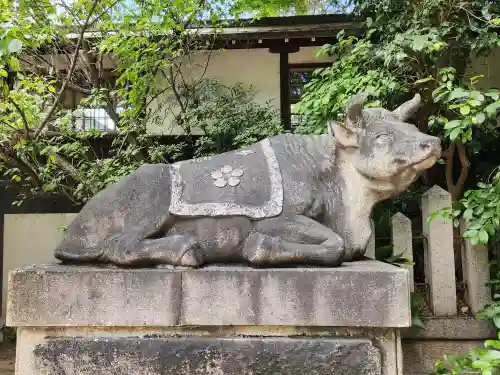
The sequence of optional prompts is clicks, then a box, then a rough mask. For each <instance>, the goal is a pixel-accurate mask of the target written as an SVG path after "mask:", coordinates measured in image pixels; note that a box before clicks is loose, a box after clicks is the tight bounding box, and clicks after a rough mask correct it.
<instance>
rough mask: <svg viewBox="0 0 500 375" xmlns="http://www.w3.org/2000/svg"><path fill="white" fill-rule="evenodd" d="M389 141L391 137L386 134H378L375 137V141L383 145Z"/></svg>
mask: <svg viewBox="0 0 500 375" xmlns="http://www.w3.org/2000/svg"><path fill="white" fill-rule="evenodd" d="M390 140H391V136H390V135H389V134H387V133H380V134H377V135H376V136H375V141H376V142H377V143H385V142H388V141H390Z"/></svg>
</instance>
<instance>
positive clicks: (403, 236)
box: [391, 212, 415, 292]
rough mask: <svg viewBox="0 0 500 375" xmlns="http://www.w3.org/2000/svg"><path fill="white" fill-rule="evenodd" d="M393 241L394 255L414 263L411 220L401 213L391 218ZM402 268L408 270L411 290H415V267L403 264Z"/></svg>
mask: <svg viewBox="0 0 500 375" xmlns="http://www.w3.org/2000/svg"><path fill="white" fill-rule="evenodd" d="M391 235H392V236H391V237H392V238H391V240H392V246H393V252H394V254H398V255H399V254H401V256H402V257H403V258H406V259H409V260H411V261H413V242H412V231H411V220H410V219H409V218H407V217H406V216H405V215H403V214H402V213H401V212H398V213H396V214H395V215H394V216H393V217H392V218H391ZM401 266H402V267H404V268H406V269H408V272H409V275H408V277H409V278H410V290H411V291H412V292H413V291H414V289H415V282H414V276H413V275H414V265H413V264H403V265H401Z"/></svg>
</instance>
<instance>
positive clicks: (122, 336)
mask: <svg viewBox="0 0 500 375" xmlns="http://www.w3.org/2000/svg"><path fill="white" fill-rule="evenodd" d="M17 347H18V349H17V356H16V375H95V374H100V375H296V374H321V375H334V374H335V375H337V374H343V375H402V361H401V354H400V339H399V336H398V334H397V332H396V331H395V330H393V329H384V330H377V329H355V328H344V329H340V328H339V329H318V328H308V329H296V328H293V327H288V328H282V329H277V328H271V327H258V328H257V327H240V328H235V327H232V328H231V327H217V328H215V327H197V328H191V329H188V328H177V329H152V328H141V329H123V328H114V329H110V328H108V329H104V328H98V327H94V328H89V327H87V328H85V329H81V328H54V329H51V328H26V327H24V328H19V329H18V344H17Z"/></svg>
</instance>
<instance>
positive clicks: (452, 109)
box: [429, 67, 500, 152]
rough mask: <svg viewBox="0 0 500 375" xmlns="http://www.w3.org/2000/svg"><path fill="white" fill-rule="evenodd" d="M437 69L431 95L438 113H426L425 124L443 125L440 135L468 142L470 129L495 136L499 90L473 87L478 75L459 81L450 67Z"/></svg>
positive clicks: (438, 126) (478, 78) (499, 103)
mask: <svg viewBox="0 0 500 375" xmlns="http://www.w3.org/2000/svg"><path fill="white" fill-rule="evenodd" d="M439 73H440V75H439V77H438V86H437V88H436V89H435V90H434V91H433V93H432V97H433V99H434V102H435V103H439V104H441V105H442V107H441V111H440V113H439V114H437V115H432V116H431V117H430V119H429V126H430V127H437V128H442V129H444V136H445V137H446V138H448V139H449V140H450V141H456V140H457V139H460V140H461V141H462V142H463V143H467V142H470V141H472V140H473V130H476V131H479V132H480V133H485V134H486V135H489V136H494V137H497V136H498V134H497V127H498V124H497V118H498V116H499V112H500V91H499V90H498V89H493V88H490V89H488V90H481V89H479V88H476V85H477V84H478V83H479V82H480V79H481V78H482V76H478V77H472V78H470V83H468V82H460V81H459V77H457V75H456V69H455V68H452V67H448V68H443V69H442V70H441V71H440V72H439ZM430 79H432V78H430ZM450 118H451V119H452V120H450ZM475 151H476V152H477V151H478V150H475Z"/></svg>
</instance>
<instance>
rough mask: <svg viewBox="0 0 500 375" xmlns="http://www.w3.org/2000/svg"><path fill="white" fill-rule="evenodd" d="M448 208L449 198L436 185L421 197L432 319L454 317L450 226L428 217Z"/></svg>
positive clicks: (444, 191)
mask: <svg viewBox="0 0 500 375" xmlns="http://www.w3.org/2000/svg"><path fill="white" fill-rule="evenodd" d="M450 206H451V195H450V193H448V192H447V191H446V190H444V189H442V188H441V187H439V186H437V185H435V186H433V187H432V188H430V189H429V190H428V191H427V192H426V193H425V194H424V195H423V196H422V224H423V227H422V230H423V234H424V237H425V238H426V239H427V242H426V246H425V247H424V260H425V281H426V283H428V284H429V294H430V300H429V303H430V307H431V309H432V312H433V313H434V315H435V316H455V315H457V289H456V283H455V255H454V254H455V252H454V249H453V223H452V222H451V221H450V220H444V219H442V218H440V217H437V218H435V219H433V220H432V221H431V222H428V220H427V218H428V217H429V215H430V214H432V213H434V212H437V211H439V210H441V209H443V208H446V207H450Z"/></svg>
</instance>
